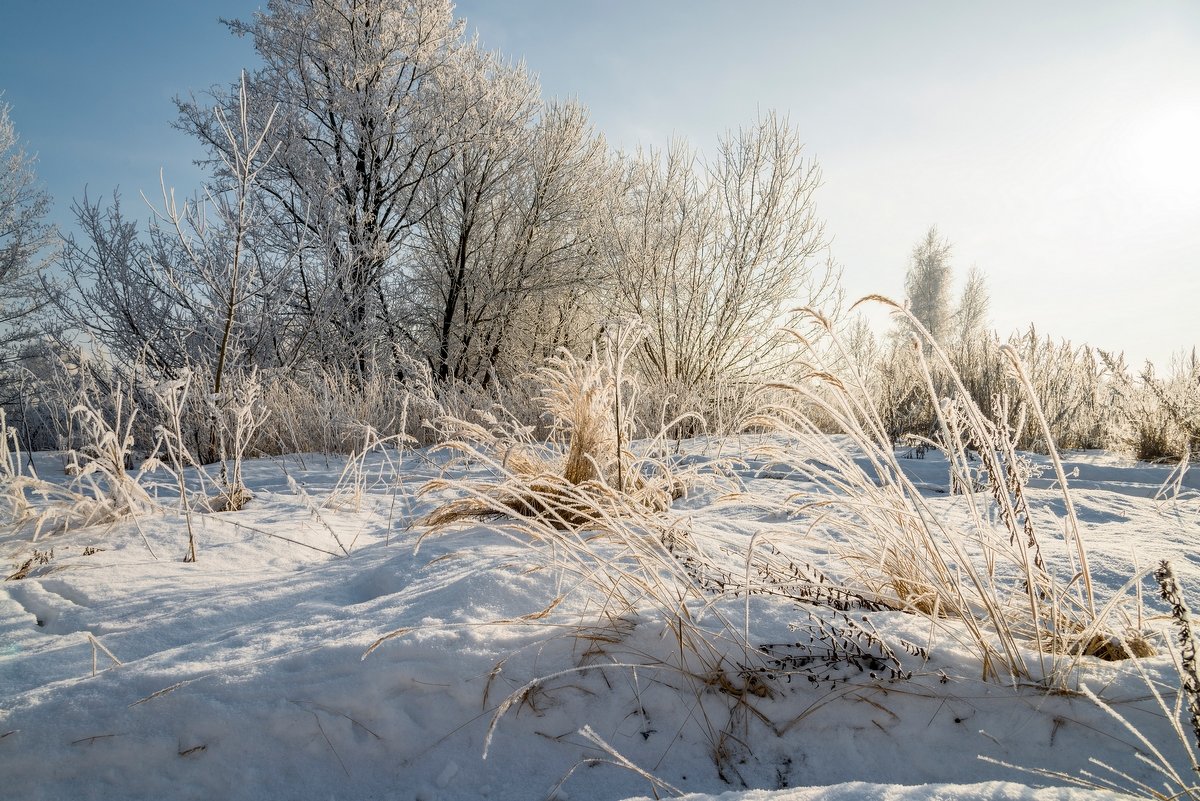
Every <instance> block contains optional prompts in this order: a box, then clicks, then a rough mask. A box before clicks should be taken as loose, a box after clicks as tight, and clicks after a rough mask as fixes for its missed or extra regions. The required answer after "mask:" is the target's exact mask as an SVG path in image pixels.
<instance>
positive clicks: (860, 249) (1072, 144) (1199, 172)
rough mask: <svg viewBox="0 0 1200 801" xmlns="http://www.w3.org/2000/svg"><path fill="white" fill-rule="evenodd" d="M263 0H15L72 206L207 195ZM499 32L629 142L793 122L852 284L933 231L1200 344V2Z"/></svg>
mask: <svg viewBox="0 0 1200 801" xmlns="http://www.w3.org/2000/svg"><path fill="white" fill-rule="evenodd" d="M258 6H259V3H257V2H251V1H250V0H241V1H239V0H206V2H203V3H176V2H166V1H165V0H159V1H158V2H151V1H150V0H108V1H107V2H103V3H97V2H81V1H80V0H42V2H27V1H26V0H0V89H3V90H4V91H5V100H6V101H7V102H8V103H10V104H11V105H12V107H13V118H14V120H15V122H16V124H17V126H18V130H19V131H20V133H21V134H22V136H23V138H24V140H25V142H26V144H27V146H28V148H29V149H31V150H34V151H37V152H38V153H39V155H40V164H39V173H40V175H41V177H42V179H43V181H44V182H45V183H46V185H47V187H48V188H49V189H50V191H51V192H52V193H53V194H54V196H55V199H56V201H57V211H56V214H57V215H58V217H59V219H66V218H67V213H66V210H67V208H68V207H69V203H70V199H71V198H72V197H75V196H79V195H81V194H82V191H83V187H84V186H85V185H87V186H88V188H89V192H90V193H91V194H93V195H96V194H100V193H108V192H110V191H111V190H112V189H113V188H114V187H116V186H118V185H119V186H120V187H121V190H122V193H123V195H124V196H125V202H126V204H127V206H128V207H129V208H131V209H132V208H134V207H135V204H139V205H140V204H141V200H140V199H138V197H137V194H138V191H139V190H145V191H146V192H147V194H149V195H151V196H152V197H153V196H154V194H156V193H157V191H158V171H159V168H160V167H161V168H162V169H163V170H164V171H165V173H166V176H167V180H168V183H170V184H172V185H175V186H178V187H180V188H181V189H183V190H188V189H191V188H194V187H195V185H196V183H197V182H198V180H199V177H200V176H199V173H198V172H197V171H196V170H195V169H194V168H192V167H191V165H190V160H191V159H193V158H195V157H196V156H197V155H198V153H197V150H196V148H195V146H194V144H193V143H191V142H190V141H189V140H188V139H187V138H186V137H184V136H182V135H181V134H179V133H177V132H175V131H173V130H172V129H171V128H170V121H171V120H172V118H173V116H174V107H173V104H172V102H171V98H172V97H173V96H174V95H176V94H179V93H186V92H188V91H189V90H194V91H202V90H204V89H205V88H206V87H208V86H210V85H211V84H214V83H224V82H228V81H231V80H233V79H234V78H235V77H236V76H237V73H238V70H239V69H240V68H241V67H242V66H252V65H253V63H254V53H253V49H252V47H251V45H250V43H249V42H247V41H243V40H237V39H234V38H233V37H231V36H230V35H229V34H228V33H227V32H226V31H225V29H224V28H223V26H221V25H220V24H219V23H218V22H217V18H218V17H222V16H224V17H245V16H248V15H249V14H250V13H251V12H252V11H253V10H254V9H256V8H257V7H258ZM457 10H458V13H459V14H460V15H461V16H465V17H466V18H467V20H468V23H469V24H470V26H471V27H472V28H474V29H476V30H477V31H478V32H479V35H480V37H481V39H482V40H483V42H484V44H485V45H486V46H487V47H489V48H496V49H500V50H502V51H503V52H505V53H506V54H507V55H509V56H510V57H513V58H523V59H524V60H525V61H526V62H527V63H528V65H529V66H530V68H531V69H532V70H534V71H535V72H537V73H538V74H540V76H541V81H542V86H543V91H544V93H545V94H546V95H548V96H558V97H575V98H578V99H579V100H581V101H582V102H583V103H584V104H585V105H586V106H588V107H589V108H590V109H591V112H592V115H593V119H594V120H595V123H596V125H597V127H598V128H599V129H600V130H602V131H603V132H604V133H605V134H606V135H607V136H608V137H609V139H610V141H611V142H612V143H613V144H614V145H615V146H621V147H633V146H635V145H637V144H638V143H642V144H647V145H658V146H661V145H664V144H666V143H667V142H668V141H669V140H670V138H671V137H672V136H683V137H687V138H688V139H690V140H691V141H692V142H693V143H694V144H696V145H699V146H701V147H711V146H712V145H713V144H714V143H715V141H716V139H717V137H718V136H719V135H720V134H721V132H723V131H725V130H727V129H730V128H736V127H737V126H738V125H739V124H744V123H748V122H750V121H751V120H753V118H754V117H755V116H756V114H758V113H759V111H760V110H766V109H771V108H774V109H777V110H779V111H781V112H784V113H787V114H789V115H790V118H791V120H792V122H793V123H794V124H795V125H796V127H797V128H798V129H799V131H800V133H801V136H802V138H803V139H804V140H805V141H806V142H807V143H808V147H809V150H810V153H811V154H812V155H814V156H815V157H816V158H817V159H818V160H819V162H820V163H821V165H822V168H823V171H824V176H825V185H824V187H823V188H822V189H821V191H820V192H819V193H818V196H817V203H818V209H819V213H820V214H821V215H822V216H823V217H824V218H825V219H826V220H827V223H828V229H827V230H828V231H829V233H831V234H832V235H833V238H834V241H833V253H834V255H835V257H836V258H837V259H838V260H839V261H840V262H841V263H842V264H843V265H844V267H845V275H846V284H847V287H848V290H849V291H850V292H851V293H856V294H864V293H867V292H883V293H885V294H892V295H897V296H898V295H900V294H901V292H902V285H903V272H904V267H905V263H906V260H907V256H908V253H909V251H910V250H911V248H912V246H913V244H914V243H915V242H916V241H917V240H918V239H919V238H920V237H921V236H922V234H923V233H924V231H925V229H926V228H928V226H929V225H931V224H935V223H936V224H937V225H938V226H939V229H940V230H941V232H942V233H943V234H944V235H945V236H946V237H948V238H949V239H950V240H951V241H952V242H953V243H954V245H955V250H954V263H955V267H956V272H957V273H958V274H959V275H960V276H961V275H965V273H966V271H967V269H968V268H969V267H970V266H971V265H973V264H974V265H978V266H979V267H980V268H982V269H983V270H984V271H985V272H986V273H987V274H988V276H989V280H990V285H991V290H992V297H993V309H992V322H993V324H994V325H995V326H996V327H997V328H999V329H1000V330H1001V331H1002V332H1005V333H1007V332H1009V331H1011V330H1014V329H1017V328H1021V327H1024V326H1026V325H1027V324H1028V323H1030V322H1034V323H1036V324H1037V325H1038V328H1039V329H1040V330H1042V331H1043V332H1047V333H1051V334H1054V335H1055V336H1064V337H1069V338H1071V339H1073V340H1075V341H1077V342H1079V341H1087V342H1090V343H1093V344H1096V345H1099V346H1101V347H1104V348H1107V349H1125V350H1127V351H1128V353H1129V355H1130V356H1131V358H1132V360H1133V361H1135V362H1137V361H1140V360H1141V359H1143V358H1146V357H1152V358H1154V359H1156V360H1157V361H1159V362H1161V363H1165V362H1166V361H1167V359H1168V357H1169V356H1170V354H1171V353H1173V352H1174V351H1176V350H1178V349H1179V348H1182V347H1184V346H1191V345H1192V344H1194V343H1196V342H1197V341H1200V328H1198V326H1197V323H1196V322H1195V315H1194V314H1189V313H1188V311H1189V309H1192V308H1194V304H1195V301H1194V299H1195V298H1196V297H1200V3H1194V2H1155V3H1107V2H1074V3H1052V4H1051V3H1011V2H1010V3H1003V4H1000V3H997V4H994V5H991V6H985V5H984V4H982V3H958V2H913V3H903V4H899V3H816V2H812V3H809V2H777V1H776V2H770V1H767V0H757V1H755V0H746V1H745V2H731V1H730V2H711V1H709V0H692V1H691V2H685V1H684V0H660V2H647V1H646V0H641V1H640V2H635V1H634V0H607V2H599V1H598V0H597V1H594V2H584V0H578V1H577V2H575V1H573V0H505V2H496V1H495V0H463V2H460V3H459V4H458V6H457Z"/></svg>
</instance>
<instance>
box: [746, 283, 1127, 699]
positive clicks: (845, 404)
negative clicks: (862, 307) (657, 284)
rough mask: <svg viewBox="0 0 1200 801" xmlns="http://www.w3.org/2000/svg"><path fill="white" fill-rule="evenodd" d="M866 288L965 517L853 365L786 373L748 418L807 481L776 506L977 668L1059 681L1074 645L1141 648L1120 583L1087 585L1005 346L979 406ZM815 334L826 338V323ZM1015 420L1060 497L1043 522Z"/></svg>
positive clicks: (1067, 506)
mask: <svg viewBox="0 0 1200 801" xmlns="http://www.w3.org/2000/svg"><path fill="white" fill-rule="evenodd" d="M869 300H872V301H874V302H879V303H883V304H885V305H887V306H889V307H890V308H892V309H893V311H894V313H896V314H898V315H902V316H904V317H905V319H906V322H907V324H908V325H909V326H911V327H912V330H914V331H916V332H917V336H918V338H917V339H915V340H914V341H913V342H912V343H911V344H910V348H911V351H912V358H913V361H914V363H915V365H916V373H915V374H916V376H917V378H918V380H919V384H918V389H917V391H919V392H920V393H921V395H922V402H923V403H925V404H927V405H928V406H929V408H931V409H932V410H933V415H934V420H933V424H934V427H935V430H934V431H932V432H930V436H928V437H927V438H925V439H924V440H923V444H924V445H925V446H927V447H930V448H936V449H937V450H939V451H941V452H942V453H943V454H944V456H945V458H946V460H947V463H948V471H949V476H948V482H947V486H948V487H950V488H951V490H952V491H954V492H957V493H958V495H957V498H958V500H959V503H958V506H959V508H960V509H961V510H962V511H963V512H964V513H965V519H966V525H965V526H963V525H962V524H955V523H951V522H948V521H947V520H946V519H945V516H944V511H943V510H942V509H941V508H940V507H939V506H935V505H934V504H932V503H931V502H930V499H929V497H927V494H926V493H925V492H923V491H922V489H921V488H919V487H918V486H917V485H916V483H914V481H913V480H912V479H911V478H910V477H909V476H908V474H907V473H906V471H905V470H904V469H903V467H902V465H901V463H900V460H899V458H898V456H897V454H896V451H895V449H894V448H893V437H892V432H891V431H889V429H888V425H887V423H886V421H885V419H884V418H883V417H882V416H881V414H880V411H879V409H878V407H877V406H876V404H875V403H874V396H873V393H872V391H871V387H870V386H869V384H868V382H867V380H866V379H865V378H864V376H863V375H862V374H861V373H860V372H857V371H855V370H850V371H848V372H846V373H843V374H842V375H838V376H835V375H832V374H830V373H828V372H824V371H822V370H821V369H820V365H819V364H813V365H811V366H810V370H809V373H808V376H807V378H806V379H805V380H803V381H800V382H796V383H793V384H789V385H786V386H785V388H786V389H787V390H788V391H789V392H790V393H791V394H792V395H793V399H792V402H791V403H789V404H786V405H781V404H775V405H774V406H772V407H771V408H769V409H768V410H766V411H765V412H764V413H763V414H761V415H759V416H758V417H757V418H755V420H754V422H755V423H756V424H757V425H759V426H761V427H771V428H772V429H773V430H774V431H776V432H777V433H778V434H779V435H781V436H782V437H783V438H784V442H785V443H786V444H785V445H783V446H779V447H775V448H773V449H770V451H769V453H768V454H767V455H768V456H770V457H771V458H775V459H779V460H786V461H787V463H788V464H791V465H794V469H795V470H796V471H797V472H798V473H800V474H803V475H804V476H805V477H806V478H808V479H809V480H810V481H811V482H812V485H813V490H812V491H810V492H804V493H800V494H798V495H797V496H795V497H794V498H792V499H791V502H790V504H789V507H790V511H791V512H792V513H797V514H803V515H806V516H807V517H808V518H809V519H811V520H812V521H813V523H812V525H813V527H814V529H825V530H831V531H832V532H834V533H835V534H836V535H838V539H837V545H836V549H837V553H838V555H839V556H840V557H841V561H842V564H844V565H846V573H847V574H846V575H845V576H844V577H843V579H844V580H845V581H846V582H847V583H848V585H849V586H850V587H852V588H853V589H854V590H855V591H856V592H858V593H861V594H862V595H863V596H864V597H867V598H869V599H871V600H872V601H873V602H875V603H879V604H882V605H884V606H888V607H891V608H894V609H899V610H904V611H910V612H913V613H917V614H921V615H925V616H928V617H929V618H930V619H931V620H932V621H934V622H935V624H937V625H939V626H940V627H941V629H942V631H943V634H944V635H945V636H949V637H953V638H955V639H956V640H958V641H959V642H961V643H962V644H963V645H964V646H966V647H968V648H969V649H970V650H972V651H973V652H974V653H975V654H976V655H977V658H978V659H979V662H980V666H981V673H982V675H983V676H984V677H985V678H993V679H999V680H1004V681H1036V682H1041V683H1044V684H1046V685H1048V686H1065V685H1066V684H1068V683H1069V680H1070V677H1071V675H1072V673H1073V669H1074V667H1075V666H1076V665H1077V663H1078V660H1079V659H1080V657H1082V656H1102V657H1106V658H1121V657H1124V656H1127V655H1141V654H1144V653H1147V652H1148V646H1147V644H1146V642H1145V640H1144V638H1143V637H1142V634H1141V631H1140V629H1139V627H1138V625H1137V621H1138V615H1137V610H1136V609H1130V610H1128V611H1127V610H1126V604H1125V599H1124V596H1123V595H1122V594H1121V593H1117V594H1115V595H1114V596H1113V597H1111V598H1107V599H1103V598H1098V597H1097V592H1096V588H1095V587H1094V585H1093V582H1092V579H1091V572H1090V567H1089V564H1088V550H1087V545H1086V542H1085V541H1084V538H1083V536H1082V532H1081V530H1080V526H1079V523H1078V520H1077V519H1076V516H1075V511H1074V509H1075V506H1074V503H1073V500H1072V497H1071V492H1070V487H1069V482H1068V479H1067V476H1066V471H1065V470H1064V468H1063V466H1062V462H1061V459H1060V458H1059V455H1058V452H1057V449H1056V448H1055V447H1054V444H1053V443H1054V442H1055V436H1054V434H1053V432H1052V430H1051V423H1050V421H1049V420H1048V419H1047V417H1046V415H1045V413H1044V412H1043V410H1042V407H1041V405H1040V402H1039V398H1038V396H1037V391H1036V389H1035V388H1034V385H1033V382H1032V380H1031V378H1030V376H1029V374H1028V372H1027V371H1026V370H1025V367H1024V365H1023V362H1022V360H1021V359H1020V358H1019V356H1018V354H1017V352H1016V350H1015V349H1014V348H1011V347H1002V348H1001V351H1000V352H1001V354H1002V355H1003V356H1004V357H1005V359H1006V360H1007V369H1008V371H1009V375H1008V381H1009V382H1011V384H1012V385H1013V386H1015V387H1016V389H1017V394H1015V395H999V396H997V398H996V399H995V404H996V406H995V408H994V410H993V413H992V414H987V413H985V412H984V410H983V409H982V408H980V406H979V404H978V403H977V402H976V401H975V399H974V398H973V397H972V393H971V392H970V391H969V390H968V388H967V387H966V386H965V385H964V383H963V381H962V379H961V377H960V376H959V375H958V374H957V372H956V371H955V369H954V367H953V363H952V360H951V358H950V356H949V355H948V354H947V353H946V352H945V350H943V349H942V348H941V347H940V346H939V345H938V343H937V342H935V341H934V340H933V338H932V337H930V336H929V335H928V332H926V331H925V330H924V329H923V327H921V325H920V323H919V322H918V321H917V320H916V319H915V318H913V317H912V315H911V314H909V313H908V312H906V311H904V310H903V309H901V308H900V307H899V306H898V305H897V304H895V303H893V302H891V301H889V300H887V299H886V298H882V297H878V296H873V297H872V298H870V299H869ZM860 302H861V301H860ZM811 314H812V315H813V317H814V318H815V319H818V320H821V319H823V318H821V317H820V315H819V314H817V313H816V312H811ZM830 335H831V338H832V341H833V342H834V345H835V347H841V345H840V341H839V339H838V338H837V336H836V334H835V333H834V332H833V331H832V327H831V326H830ZM935 365H936V369H935ZM935 376H941V377H942V379H943V380H942V382H941V383H942V386H941V387H939V386H938V384H939V382H938V381H937V380H936V378H935ZM811 409H817V410H819V415H817V416H819V417H821V418H823V419H828V420H833V421H836V425H837V428H838V431H839V432H840V433H842V434H843V435H845V436H846V438H847V441H848V443H849V446H848V447H847V444H846V443H839V442H837V441H835V440H833V439H831V437H830V436H829V435H828V433H827V432H826V431H825V430H822V429H821V428H820V427H818V426H817V425H816V424H814V422H813V418H814V415H813V414H812V413H811V412H810V411H809V410H811ZM1026 427H1032V428H1033V429H1034V430H1035V431H1036V432H1038V436H1039V438H1040V439H1041V441H1042V442H1043V443H1046V445H1047V448H1046V450H1047V451H1048V457H1049V460H1050V465H1051V469H1052V470H1053V472H1054V476H1055V479H1056V486H1057V487H1058V493H1059V496H1060V498H1059V500H1060V501H1061V503H1062V508H1063V510H1064V512H1063V514H1062V516H1061V518H1060V519H1059V520H1058V524H1057V525H1055V526H1047V525H1045V524H1044V523H1042V522H1040V521H1041V518H1040V516H1039V515H1038V514H1037V513H1035V506H1037V505H1039V504H1044V503H1046V502H1045V501H1040V500H1039V499H1037V498H1035V497H1034V496H1033V495H1032V494H1031V493H1030V492H1029V491H1028V490H1027V489H1026V487H1025V481H1026V480H1027V478H1028V471H1027V467H1026V462H1025V460H1024V457H1023V456H1022V455H1021V453H1019V451H1018V448H1019V443H1020V442H1021V440H1022V435H1021V434H1020V432H1021V431H1022V430H1025V429H1026ZM1051 553H1053V554H1054V556H1055V559H1051V558H1050V554H1051ZM1136 578H1140V577H1135V579H1136Z"/></svg>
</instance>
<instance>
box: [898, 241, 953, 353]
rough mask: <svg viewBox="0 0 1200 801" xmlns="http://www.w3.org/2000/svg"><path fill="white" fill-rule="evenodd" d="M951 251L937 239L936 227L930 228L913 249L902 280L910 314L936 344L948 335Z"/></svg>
mask: <svg viewBox="0 0 1200 801" xmlns="http://www.w3.org/2000/svg"><path fill="white" fill-rule="evenodd" d="M950 251H951V246H950V243H949V242H948V241H946V240H945V239H943V238H941V237H940V236H939V235H938V230H937V227H936V226H934V227H930V229H929V230H928V231H927V232H926V233H925V238H924V239H922V240H921V241H920V242H919V243H918V244H917V246H916V247H914V248H913V252H912V256H911V257H910V258H909V263H908V272H907V273H906V274H905V276H904V294H905V298H906V299H907V301H908V308H909V310H910V311H911V312H912V314H913V316H914V317H916V318H917V320H918V322H920V323H921V325H923V326H925V328H926V330H928V331H929V333H930V334H931V335H932V336H933V338H934V339H935V340H938V341H942V340H943V339H944V338H945V337H946V336H947V335H948V334H950V331H951V322H952V314H951V309H950V283H951V278H952V276H951V267H950Z"/></svg>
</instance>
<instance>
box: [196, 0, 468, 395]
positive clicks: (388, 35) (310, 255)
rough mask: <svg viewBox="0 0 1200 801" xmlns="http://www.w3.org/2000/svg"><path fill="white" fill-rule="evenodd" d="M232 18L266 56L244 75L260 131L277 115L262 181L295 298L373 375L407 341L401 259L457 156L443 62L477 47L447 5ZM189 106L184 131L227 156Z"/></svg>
mask: <svg viewBox="0 0 1200 801" xmlns="http://www.w3.org/2000/svg"><path fill="white" fill-rule="evenodd" d="M228 24H229V27H230V29H231V31H232V32H233V33H235V34H237V35H239V36H241V35H248V36H251V37H252V38H253V40H254V46H255V49H256V50H257V51H258V53H259V55H260V56H261V57H262V59H263V62H264V63H265V66H264V67H262V68H261V69H259V70H257V71H256V72H255V73H254V74H253V75H251V76H250V77H249V79H248V81H247V86H248V92H249V95H250V109H251V113H252V114H257V115H258V116H259V122H258V126H257V127H259V128H261V127H262V118H264V117H265V116H266V115H267V114H268V113H270V111H271V110H273V109H277V118H276V123H275V126H274V131H275V133H276V137H277V142H278V145H279V148H278V151H277V153H276V154H275V157H274V159H272V161H271V163H270V165H269V166H267V167H266V168H265V169H264V170H263V171H262V172H261V174H260V175H259V176H258V184H259V186H260V187H261V190H262V191H263V192H264V193H265V194H266V196H267V197H269V198H270V205H271V214H272V219H273V222H274V230H275V232H276V236H277V237H278V238H279V239H280V240H281V241H288V240H290V242H289V245H288V246H289V247H291V248H299V249H300V250H301V251H302V254H301V255H302V258H301V261H300V268H299V271H298V274H297V285H296V287H295V302H296V303H297V305H298V308H299V310H300V311H301V312H302V313H304V314H307V315H309V316H311V317H313V318H315V319H318V320H320V321H321V323H322V326H321V328H320V331H319V336H317V337H314V338H313V344H314V345H315V346H316V347H317V349H318V351H319V352H320V357H321V358H324V359H327V360H339V361H345V357H346V356H347V355H348V356H349V359H350V362H351V363H352V365H353V366H354V367H355V368H356V369H357V370H359V371H360V372H361V371H366V370H368V369H370V367H371V366H372V364H373V363H374V361H376V360H377V359H378V358H380V354H379V353H378V350H379V348H380V347H384V349H385V351H386V347H387V345H386V343H388V342H397V341H400V340H402V339H403V334H404V331H403V327H402V325H401V321H400V320H399V319H397V316H396V310H395V301H394V298H395V296H396V295H398V294H399V292H398V291H397V286H396V285H397V281H398V278H399V277H400V275H401V272H400V271H401V264H400V263H399V260H398V254H399V253H400V251H401V249H402V247H403V246H404V245H405V243H406V239H407V237H408V235H409V234H410V233H411V231H412V229H413V228H414V226H416V225H417V224H419V223H420V222H421V220H422V219H424V217H425V216H426V215H427V214H428V213H429V212H430V209H431V206H430V204H428V203H426V202H425V201H424V193H423V190H424V188H425V183H426V181H428V180H429V179H430V177H431V176H433V175H436V174H437V173H438V172H439V171H440V170H441V169H443V168H444V167H445V166H446V163H447V161H448V159H449V147H450V145H452V144H453V142H452V141H451V139H450V135H451V132H453V131H455V130H456V126H455V122H456V121H455V120H454V119H447V115H448V114H453V113H455V111H457V110H458V109H459V108H460V106H459V105H456V104H453V103H447V102H445V99H444V98H445V96H446V94H447V93H448V92H452V91H453V90H454V89H455V87H454V85H453V81H452V80H451V72H450V71H449V70H448V69H447V67H448V65H449V64H450V63H451V62H452V61H454V59H456V58H458V57H459V56H460V54H461V53H462V52H463V51H464V49H468V48H469V43H466V42H464V41H463V37H462V26H461V24H459V23H457V22H456V21H455V20H454V16H453V11H452V6H451V4H450V2H449V1H448V0H270V2H268V4H267V7H266V10H265V11H264V12H261V13H259V14H256V15H255V17H254V19H253V20H251V21H233V22H230V23H228ZM214 95H215V99H216V102H217V104H218V105H221V106H225V107H227V108H232V107H233V105H234V103H236V97H235V94H234V93H233V92H230V91H217V92H215V93H214ZM179 110H180V122H179V124H180V126H181V127H182V128H183V129H185V130H187V131H189V132H191V133H193V134H194V135H196V136H197V137H198V138H199V139H200V140H201V141H202V142H204V143H205V144H206V145H207V146H208V147H209V148H210V150H211V151H212V152H213V154H214V157H222V156H224V157H226V158H227V156H228V145H227V141H226V138H225V137H224V136H223V134H222V133H221V131H220V129H219V126H217V125H216V124H215V123H214V120H213V116H212V114H211V113H209V112H208V111H207V110H206V109H204V108H203V106H202V105H201V104H200V103H198V102H196V101H195V100H191V101H187V102H180V104H179ZM215 163H217V166H218V167H219V166H220V163H219V162H215ZM383 357H386V352H385V353H384V354H383Z"/></svg>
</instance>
